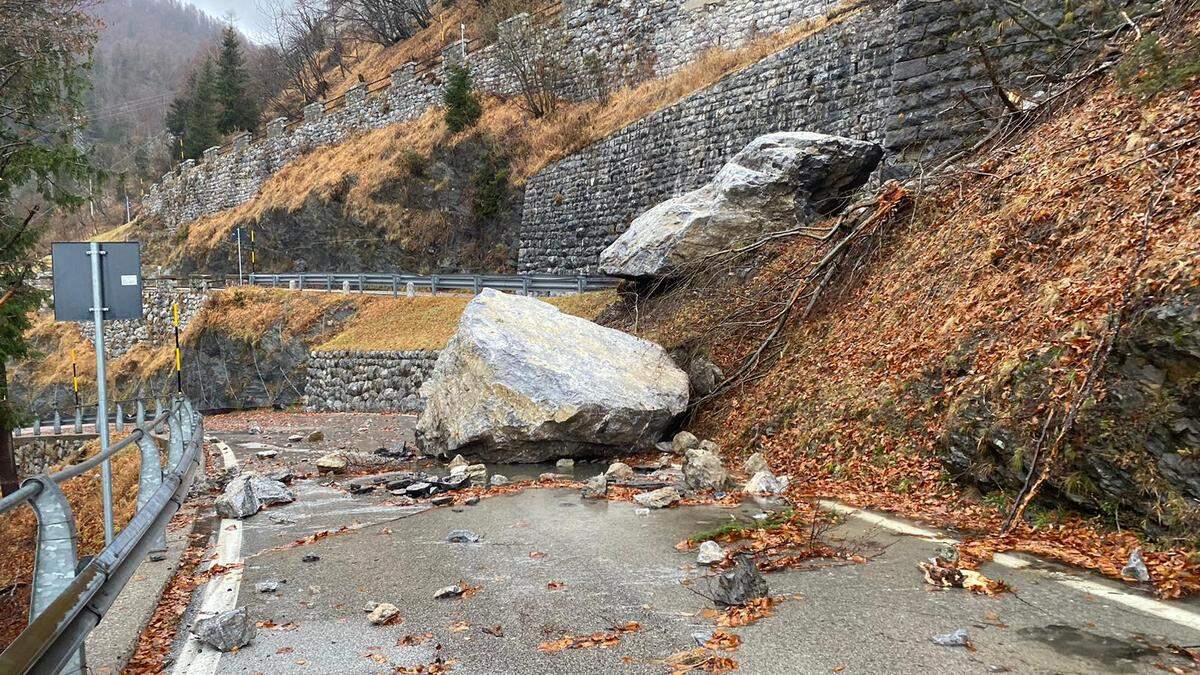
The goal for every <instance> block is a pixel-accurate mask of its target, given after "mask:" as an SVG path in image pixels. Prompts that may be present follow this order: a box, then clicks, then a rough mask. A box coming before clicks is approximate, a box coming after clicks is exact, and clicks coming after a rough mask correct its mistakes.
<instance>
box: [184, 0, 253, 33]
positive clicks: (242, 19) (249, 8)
mask: <svg viewBox="0 0 1200 675" xmlns="http://www.w3.org/2000/svg"><path fill="white" fill-rule="evenodd" d="M186 1H190V2H191V3H192V4H193V5H195V6H196V7H198V8H200V9H201V10H203V11H204V12H207V13H208V14H211V15H212V16H214V17H216V18H218V19H223V18H225V14H226V13H227V12H230V11H232V12H233V22H234V25H236V26H237V27H238V30H240V31H242V32H243V33H245V34H246V37H248V38H250V39H251V40H253V41H255V42H260V43H261V42H266V41H267V40H269V37H268V35H269V27H270V25H271V17H270V12H269V10H268V9H267V8H268V7H270V6H271V5H272V2H271V1H268V2H262V1H261V0H186Z"/></svg>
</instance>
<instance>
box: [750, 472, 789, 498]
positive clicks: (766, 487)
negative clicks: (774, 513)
mask: <svg viewBox="0 0 1200 675" xmlns="http://www.w3.org/2000/svg"><path fill="white" fill-rule="evenodd" d="M783 488H784V484H783V483H782V482H781V481H780V480H779V479H778V478H776V477H775V475H774V474H772V473H771V472H770V471H759V472H758V473H756V474H754V475H753V476H752V477H751V478H750V480H749V481H747V483H746V488H745V491H746V492H747V493H748V494H752V495H777V494H779V493H781V492H783Z"/></svg>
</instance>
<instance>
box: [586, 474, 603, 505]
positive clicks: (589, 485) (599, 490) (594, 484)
mask: <svg viewBox="0 0 1200 675" xmlns="http://www.w3.org/2000/svg"><path fill="white" fill-rule="evenodd" d="M582 493H583V496H584V498H587V499H603V498H604V496H605V495H607V494H608V478H606V477H605V476H604V474H600V475H599V476H593V477H591V478H589V479H588V480H587V482H586V483H584V484H583V490H582Z"/></svg>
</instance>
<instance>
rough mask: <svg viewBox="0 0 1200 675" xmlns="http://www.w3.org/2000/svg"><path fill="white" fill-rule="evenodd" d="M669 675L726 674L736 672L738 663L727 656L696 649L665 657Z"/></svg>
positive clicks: (699, 648) (700, 648) (702, 648)
mask: <svg viewBox="0 0 1200 675" xmlns="http://www.w3.org/2000/svg"><path fill="white" fill-rule="evenodd" d="M666 663H667V666H669V667H670V668H671V673H672V674H676V673H728V672H730V671H734V670H737V668H738V663H737V661H734V660H733V659H731V658H729V657H728V656H721V655H719V654H714V653H713V652H712V651H711V650H708V649H705V648H704V647H696V648H695V649H689V650H688V651H685V652H679V653H677V654H672V655H671V656H669V657H667V661H666Z"/></svg>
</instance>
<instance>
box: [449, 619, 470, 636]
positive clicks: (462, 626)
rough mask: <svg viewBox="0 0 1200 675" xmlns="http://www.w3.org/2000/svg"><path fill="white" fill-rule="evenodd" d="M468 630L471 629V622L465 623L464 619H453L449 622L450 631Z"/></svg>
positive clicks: (460, 631)
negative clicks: (452, 621) (453, 620)
mask: <svg viewBox="0 0 1200 675" xmlns="http://www.w3.org/2000/svg"><path fill="white" fill-rule="evenodd" d="M468 630H471V624H469V623H467V622H466V621H455V622H454V623H452V624H450V632H452V633H462V632H463V631H468Z"/></svg>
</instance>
